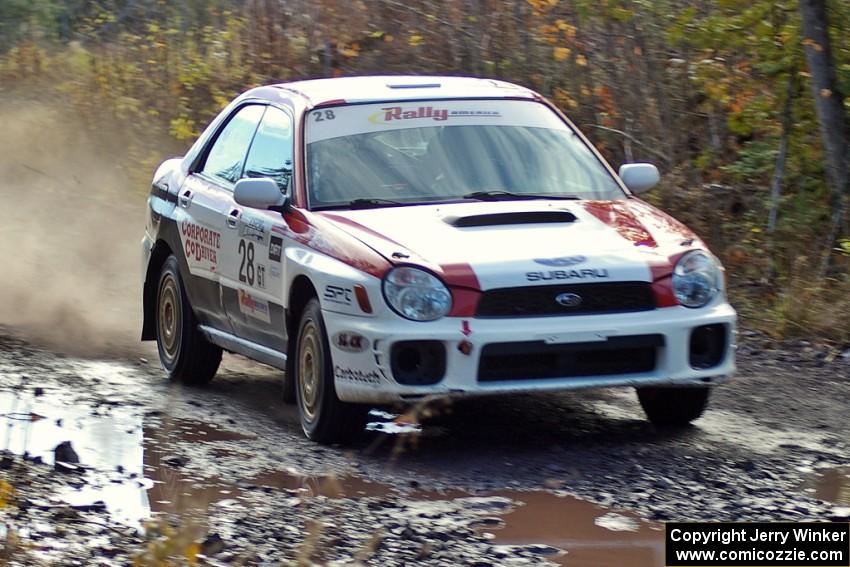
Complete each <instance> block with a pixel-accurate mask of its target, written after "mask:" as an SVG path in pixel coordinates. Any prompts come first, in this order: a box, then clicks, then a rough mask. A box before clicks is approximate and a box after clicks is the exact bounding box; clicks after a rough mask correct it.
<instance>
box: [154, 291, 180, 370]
mask: <svg viewBox="0 0 850 567" xmlns="http://www.w3.org/2000/svg"><path fill="white" fill-rule="evenodd" d="M178 293H179V292H178V291H177V282H176V281H175V280H174V278H173V277H171V276H166V278H165V280H164V281H163V282H162V287H161V288H160V291H159V339H160V343H161V344H162V349H163V351H164V352H165V356H166V358H167V359H168V360H169V361H173V360H174V359H175V358H177V351H178V350H179V349H180V327H181V323H182V321H181V320H180V319H181V316H182V315H181V313H180V300H179V299H178V295H177V294H178Z"/></svg>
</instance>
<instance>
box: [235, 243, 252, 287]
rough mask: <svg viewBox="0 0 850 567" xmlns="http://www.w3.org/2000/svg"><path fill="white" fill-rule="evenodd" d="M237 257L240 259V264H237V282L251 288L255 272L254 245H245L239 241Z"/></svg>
mask: <svg viewBox="0 0 850 567" xmlns="http://www.w3.org/2000/svg"><path fill="white" fill-rule="evenodd" d="M239 255H240V256H241V257H242V263H241V264H239V281H240V282H242V283H247V284H248V285H250V286H253V285H254V274H255V272H256V270H255V269H254V243H253V242H247V243H246V242H245V240H244V239H242V240H240V241H239Z"/></svg>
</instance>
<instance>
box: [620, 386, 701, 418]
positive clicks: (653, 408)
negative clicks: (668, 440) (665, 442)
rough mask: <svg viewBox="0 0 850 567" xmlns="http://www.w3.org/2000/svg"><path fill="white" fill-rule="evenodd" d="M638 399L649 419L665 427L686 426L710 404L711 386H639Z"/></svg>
mask: <svg viewBox="0 0 850 567" xmlns="http://www.w3.org/2000/svg"><path fill="white" fill-rule="evenodd" d="M637 395H638V400H639V401H640V405H641V407H643V411H644V413H646V417H647V419H649V421H651V422H652V424H653V425H656V426H658V427H665V428H677V427H685V426H687V425H688V424H690V423H691V422H692V421H693V420H695V419H697V418H698V417H699V416H701V415H702V413H703V412H704V411H705V408H706V406H708V398H709V396H710V395H711V388H705V387H697V386H695V387H680V388H660V387H659V388H637Z"/></svg>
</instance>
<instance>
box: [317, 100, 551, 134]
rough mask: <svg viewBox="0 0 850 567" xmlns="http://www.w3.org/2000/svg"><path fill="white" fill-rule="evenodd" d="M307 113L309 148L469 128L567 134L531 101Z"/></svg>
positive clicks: (389, 105)
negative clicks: (391, 133) (413, 131)
mask: <svg viewBox="0 0 850 567" xmlns="http://www.w3.org/2000/svg"><path fill="white" fill-rule="evenodd" d="M333 113H334V114H333V115H332V116H330V115H328V114H327V110H326V109H317V110H314V111H312V112H310V119H309V120H308V121H307V125H306V133H305V136H306V141H307V143H308V144H311V143H313V142H318V141H322V140H329V139H332V138H339V137H341V136H350V135H354V134H364V133H367V132H380V131H385V130H400V129H404V128H419V127H437V126H469V125H478V124H487V125H493V126H525V127H530V128H549V129H553V130H568V128H567V126H566V125H565V124H563V123H562V122H561V120H560V119H558V117H557V116H556V115H555V114H554V113H553V112H552V111H551V110H549V109H548V108H547V107H546V106H544V105H542V104H540V103H538V102H534V101H518V100H511V101H505V100H453V101H445V100H444V101H436V100H435V101H426V102H417V103H381V104H363V105H347V106H339V107H335V108H334V109H333Z"/></svg>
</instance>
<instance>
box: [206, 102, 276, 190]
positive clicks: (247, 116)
mask: <svg viewBox="0 0 850 567" xmlns="http://www.w3.org/2000/svg"><path fill="white" fill-rule="evenodd" d="M264 109H265V107H263V106H260V105H256V104H254V105H251V106H245V107H243V108H242V109H241V110H239V111H238V112H237V113H236V115H235V116H233V117H232V118H231V119H230V121H229V122H228V123H227V125H225V127H224V129H223V130H222V131H221V133H219V135H218V138H216V140H215V142H214V143H213V147H212V148H211V149H210V153H209V154H207V160H206V162H205V163H204V169H203V172H204V173H206V174H207V175H211V176H213V177H218V178H220V179H224V180H226V181H230V182H231V183H236V181H238V180H239V175H240V174H241V173H242V164H243V163H244V161H245V154H246V152H247V151H248V146H249V145H250V144H251V138H252V137H253V136H254V131H255V130H256V129H257V123H259V121H260V118H261V117H262V116H263V110H264Z"/></svg>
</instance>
